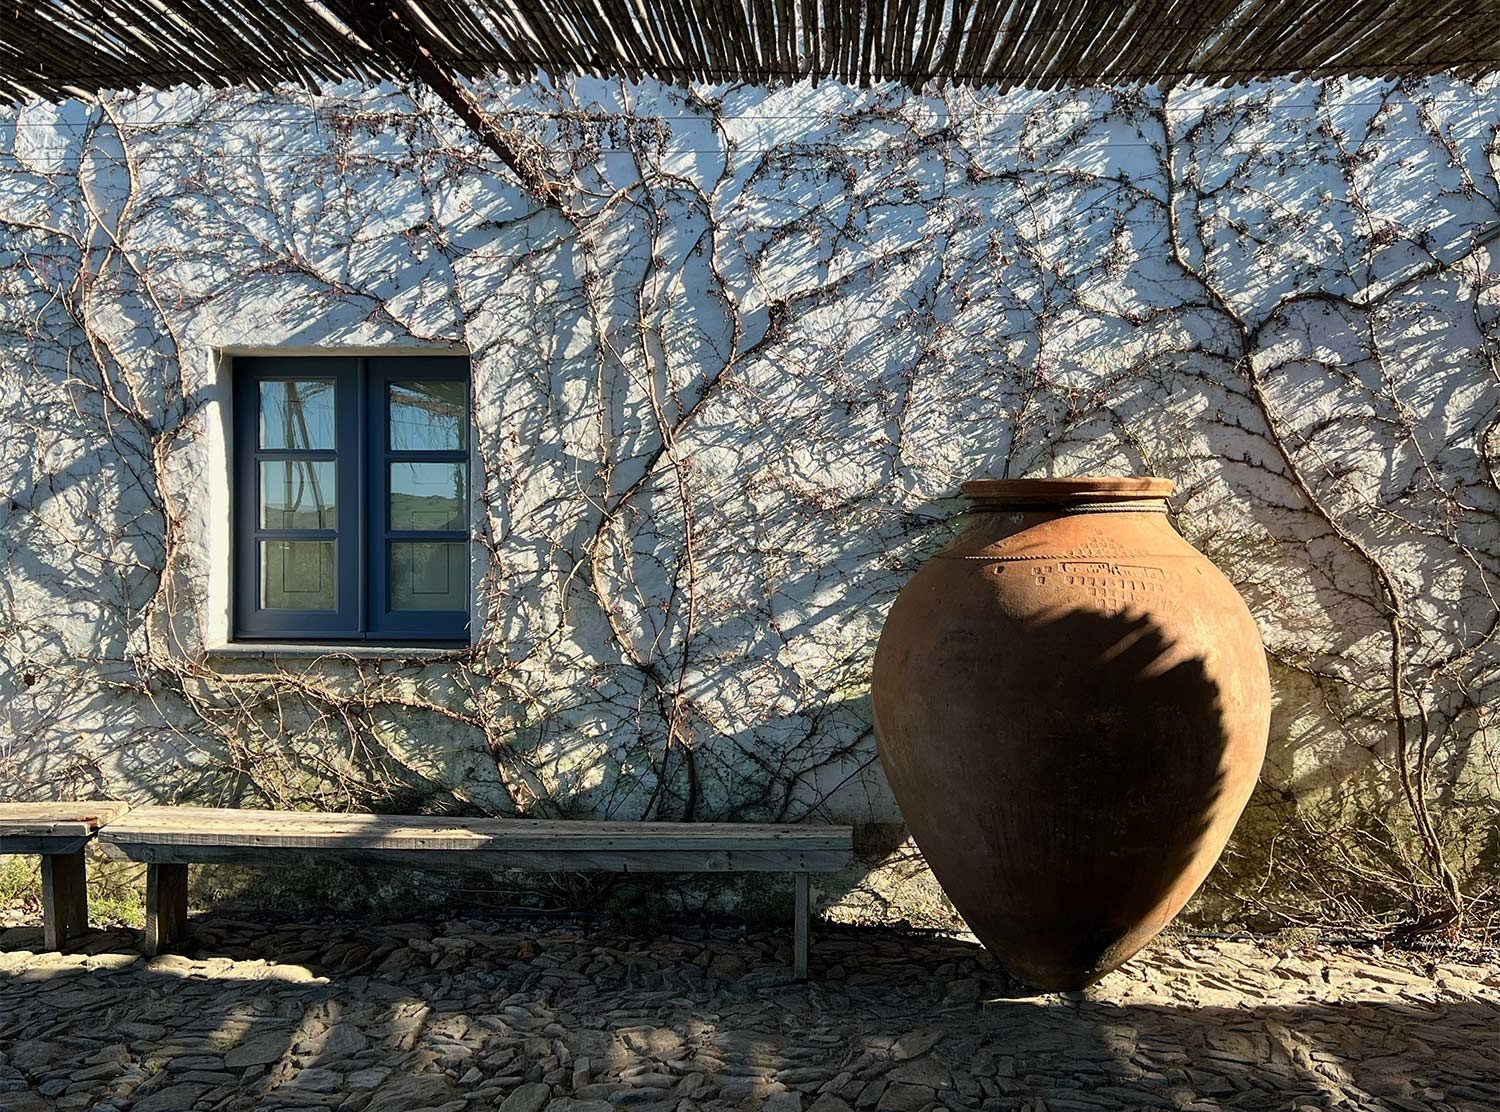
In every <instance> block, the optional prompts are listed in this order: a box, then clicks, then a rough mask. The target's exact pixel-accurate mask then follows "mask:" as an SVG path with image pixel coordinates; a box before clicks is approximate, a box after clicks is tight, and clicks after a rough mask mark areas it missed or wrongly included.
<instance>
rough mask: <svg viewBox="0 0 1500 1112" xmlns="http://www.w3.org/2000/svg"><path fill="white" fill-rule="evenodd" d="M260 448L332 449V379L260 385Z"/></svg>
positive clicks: (288, 381)
mask: <svg viewBox="0 0 1500 1112" xmlns="http://www.w3.org/2000/svg"><path fill="white" fill-rule="evenodd" d="M260 446H261V447H262V448H313V449H324V450H326V449H330V448H332V447H333V379H331V378H299V379H293V380H287V381H279V382H262V383H261V384H260Z"/></svg>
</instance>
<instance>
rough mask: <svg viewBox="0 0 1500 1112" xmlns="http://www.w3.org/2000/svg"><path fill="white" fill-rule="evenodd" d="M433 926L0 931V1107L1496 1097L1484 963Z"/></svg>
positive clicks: (1491, 967) (1462, 1100)
mask: <svg viewBox="0 0 1500 1112" xmlns="http://www.w3.org/2000/svg"><path fill="white" fill-rule="evenodd" d="M524 927H525V925H524V924H517V923H514V922H511V923H492V922H484V921H478V920H453V921H445V922H436V923H426V924H406V925H401V926H396V927H391V926H382V927H368V926H350V925H341V924H328V923H324V924H309V925H296V926H290V925H287V924H284V923H270V924H259V925H257V924H250V923H240V922H234V921H229V920H224V919H217V920H216V919H207V920H202V921H200V922H198V923H197V924H196V927H195V931H194V934H193V935H192V937H191V939H190V940H189V942H188V943H187V944H186V945H185V946H184V953H183V954H181V955H169V956H163V957H159V958H156V959H154V960H147V959H144V958H142V957H141V956H140V954H139V953H138V952H136V951H135V949H134V948H133V947H134V936H133V935H131V934H128V933H94V934H91V935H86V936H84V937H83V938H82V939H81V940H80V941H79V943H78V944H77V945H76V946H75V948H74V949H75V952H73V953H71V954H67V955H55V954H37V953H33V952H31V950H30V948H31V947H36V946H38V945H39V935H40V932H39V931H37V930H36V929H34V928H30V927H26V928H16V929H12V930H9V931H6V932H3V934H0V1110H4V1112H41V1110H44V1109H54V1108H56V1109H93V1110H94V1112H110V1110H113V1109H118V1110H122V1112H123V1110H126V1109H129V1110H131V1112H173V1110H176V1109H189V1108H203V1109H293V1108H296V1109H347V1110H350V1112H416V1110H418V1109H440V1110H442V1112H461V1110H472V1109H492V1108H498V1109H500V1110H501V1112H542V1110H550V1112H612V1110H614V1109H637V1110H650V1109H672V1110H675V1112H692V1110H695V1109H702V1110H705V1112H707V1110H712V1109H745V1110H752V1109H763V1110H765V1112H793V1110H800V1112H849V1110H851V1109H853V1110H858V1112H869V1110H875V1112H879V1110H891V1112H899V1110H921V1109H929V1108H942V1107H947V1108H953V1109H1006V1108H1024V1109H1030V1110H1034V1112H1042V1110H1044V1109H1045V1110H1051V1112H1062V1110H1065V1109H1135V1108H1189V1109H1213V1108H1246V1109H1301V1108H1360V1109H1427V1108H1432V1109H1449V1108H1452V1109H1463V1110H1471V1109H1472V1110H1477V1109H1495V1108H1500V964H1497V963H1494V962H1490V963H1465V962H1459V961H1454V960H1449V959H1447V958H1443V959H1428V958H1424V957H1423V956H1422V955H1416V954H1382V953H1380V952H1378V951H1375V950H1372V949H1353V948H1324V949H1301V948H1299V949H1293V950H1288V949H1287V948H1285V947H1278V946H1276V945H1275V944H1273V943H1252V942H1231V941H1212V942H1209V941H1184V940H1180V939H1179V940H1176V941H1171V942H1163V943H1159V944H1158V945H1157V947H1156V948H1155V949H1154V950H1153V951H1152V952H1150V953H1149V954H1147V955H1145V956H1144V957H1142V958H1138V959H1137V960H1136V961H1135V962H1134V963H1132V964H1131V965H1130V966H1128V967H1127V968H1126V969H1125V970H1123V971H1121V972H1119V973H1116V974H1114V975H1112V976H1111V977H1109V978H1108V979H1106V980H1105V982H1104V983H1103V984H1102V985H1100V986H1099V987H1098V988H1096V989H1094V990H1091V991H1090V993H1088V994H1087V995H1085V996H1078V995H1074V996H1070V997H1062V996H1043V997H1033V998H1026V997H1023V996H1018V995H1017V993H1016V989H1015V986H1014V985H1012V984H1011V983H1009V982H1008V981H1007V980H1006V979H1005V977H1004V976H1003V975H1002V974H1001V973H999V972H998V971H997V969H996V968H995V967H994V965H993V964H992V963H991V962H990V961H989V960H988V959H987V958H986V957H985V955H984V953H983V951H981V950H980V949H979V948H978V947H977V946H975V945H973V944H972V943H968V942H964V941H962V940H952V939H936V940H934V939H928V938H912V937H908V936H904V935H900V934H896V933H890V932H884V931H875V930H853V929H843V930H832V929H825V930H822V931H819V932H818V933H817V934H816V935H815V937H814V948H813V973H814V980H813V981H811V982H810V983H806V984H802V983H798V982H796V981H794V980H792V979H791V978H790V977H789V976H787V963H788V960H789V958H790V954H789V952H788V947H787V940H786V938H785V937H784V935H781V934H777V933H774V932H772V933H745V932H742V931H735V930H731V929H727V928H712V929H711V928H706V927H705V928H688V927H681V926H679V927H677V928H675V929H676V930H677V931H678V933H676V934H674V935H670V936H667V935H663V936H658V937H654V938H651V939H646V938H640V937H629V936H622V935H619V934H615V933H611V932H609V931H607V930H605V929H601V928H587V929H586V928H581V927H567V928H554V927H548V926H545V925H542V926H537V925H535V924H533V925H532V927H531V928H530V929H523V928H524Z"/></svg>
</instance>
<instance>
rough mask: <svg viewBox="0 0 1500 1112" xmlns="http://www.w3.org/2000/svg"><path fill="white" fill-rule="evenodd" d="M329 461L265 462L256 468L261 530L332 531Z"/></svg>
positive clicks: (332, 492)
mask: <svg viewBox="0 0 1500 1112" xmlns="http://www.w3.org/2000/svg"><path fill="white" fill-rule="evenodd" d="M334 474H335V464H334V462H333V460H316V461H314V460H305V461H304V460H268V461H265V462H263V463H262V464H261V465H260V526H261V528H262V529H332V528H333V527H334V524H335V506H334V501H335V498H336V494H337V490H336V487H335V482H334Z"/></svg>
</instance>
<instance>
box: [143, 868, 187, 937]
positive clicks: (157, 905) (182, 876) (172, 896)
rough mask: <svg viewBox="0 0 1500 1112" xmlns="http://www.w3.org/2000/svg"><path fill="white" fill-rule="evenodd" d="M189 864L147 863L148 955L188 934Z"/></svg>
mask: <svg viewBox="0 0 1500 1112" xmlns="http://www.w3.org/2000/svg"><path fill="white" fill-rule="evenodd" d="M187 890H188V867H187V866H186V865H147V866H146V937H145V949H146V953H147V954H148V955H156V954H159V953H161V952H162V951H163V950H165V949H167V948H168V947H169V946H171V945H172V943H174V942H177V941H178V940H180V939H181V938H182V936H183V935H185V934H187Z"/></svg>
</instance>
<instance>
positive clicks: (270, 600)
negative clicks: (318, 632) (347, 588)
mask: <svg viewBox="0 0 1500 1112" xmlns="http://www.w3.org/2000/svg"><path fill="white" fill-rule="evenodd" d="M333 546H334V542H333V541H261V542H260V568H261V589H260V604H261V606H263V607H264V608H265V609H267V610H332V609H334V608H335V607H334V603H335V599H334V589H333V585H334V563H333V559H334V556H333Z"/></svg>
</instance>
